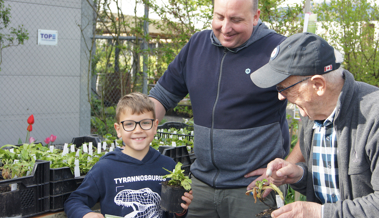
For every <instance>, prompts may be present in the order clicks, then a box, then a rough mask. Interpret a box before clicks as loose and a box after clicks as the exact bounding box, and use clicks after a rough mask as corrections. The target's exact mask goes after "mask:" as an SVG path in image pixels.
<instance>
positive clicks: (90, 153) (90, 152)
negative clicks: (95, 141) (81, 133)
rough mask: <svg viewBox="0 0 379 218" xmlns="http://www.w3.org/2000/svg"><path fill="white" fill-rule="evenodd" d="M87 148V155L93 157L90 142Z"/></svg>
mask: <svg viewBox="0 0 379 218" xmlns="http://www.w3.org/2000/svg"><path fill="white" fill-rule="evenodd" d="M88 147H89V148H88V150H89V152H88V154H89V155H90V156H92V155H93V150H92V142H90V143H89V145H88Z"/></svg>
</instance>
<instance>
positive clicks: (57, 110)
mask: <svg viewBox="0 0 379 218" xmlns="http://www.w3.org/2000/svg"><path fill="white" fill-rule="evenodd" d="M4 6H5V7H6V8H10V15H11V17H10V21H11V22H10V24H9V26H8V27H4V23H2V24H1V28H2V29H1V30H0V33H1V34H4V35H8V36H12V35H11V34H12V29H11V28H16V29H17V28H19V27H21V28H24V29H25V30H26V31H27V33H28V37H29V39H28V40H26V41H25V43H24V44H23V45H17V46H11V47H6V46H5V45H6V43H7V42H6V41H2V44H1V57H2V63H1V71H0V93H1V94H0V146H1V145H5V144H17V143H18V141H19V139H21V141H22V142H25V141H27V138H26V135H27V127H28V123H27V122H26V121H27V119H28V117H29V116H30V115H31V114H33V115H34V117H35V123H34V124H33V125H32V131H31V132H30V136H32V137H34V138H35V139H37V141H40V142H42V141H43V140H44V139H45V138H46V137H48V136H50V135H51V134H54V135H56V136H57V141H56V143H64V142H69V141H71V139H72V138H73V137H75V136H79V135H86V134H90V105H89V103H88V101H87V94H88V93H87V92H86V90H87V81H88V73H87V72H88V58H87V57H88V51H86V49H85V44H86V43H88V42H89V41H90V36H91V34H92V32H93V31H92V25H88V24H90V23H91V22H92V20H93V19H92V17H93V16H92V15H93V12H92V9H91V8H90V7H89V5H88V3H87V1H82V0H60V1H48V0H17V1H16V0H14V1H13V0H6V1H4ZM0 10H1V9H0ZM84 26H85V27H86V28H82V27H84ZM4 35H3V36H4ZM13 37H15V36H13ZM3 39H4V37H3ZM41 40H46V41H45V42H42V41H41ZM49 43H50V44H49ZM16 44H17V43H16Z"/></svg>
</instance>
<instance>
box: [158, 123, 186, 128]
mask: <svg viewBox="0 0 379 218" xmlns="http://www.w3.org/2000/svg"><path fill="white" fill-rule="evenodd" d="M171 128H175V129H184V128H192V126H190V125H187V124H185V123H180V122H166V123H164V124H162V125H159V126H158V129H171Z"/></svg>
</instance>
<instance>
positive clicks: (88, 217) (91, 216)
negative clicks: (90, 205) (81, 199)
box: [83, 212, 104, 218]
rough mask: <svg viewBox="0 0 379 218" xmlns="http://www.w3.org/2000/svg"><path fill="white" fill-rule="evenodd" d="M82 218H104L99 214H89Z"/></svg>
mask: <svg viewBox="0 0 379 218" xmlns="http://www.w3.org/2000/svg"><path fill="white" fill-rule="evenodd" d="M83 218H104V216H103V214H101V213H95V212H89V213H87V214H86V215H84V217H83Z"/></svg>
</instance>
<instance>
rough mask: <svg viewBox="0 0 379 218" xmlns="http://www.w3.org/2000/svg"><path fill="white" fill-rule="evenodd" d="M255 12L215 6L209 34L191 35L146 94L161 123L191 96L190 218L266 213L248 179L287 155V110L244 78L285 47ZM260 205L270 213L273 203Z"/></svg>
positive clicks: (250, 3) (253, 7)
mask: <svg viewBox="0 0 379 218" xmlns="http://www.w3.org/2000/svg"><path fill="white" fill-rule="evenodd" d="M257 7H258V1H257V0H216V1H215V5H214V15H213V22H212V30H204V31H201V32H198V33H195V34H194V35H193V36H192V37H191V39H190V40H189V42H188V43H187V44H186V45H185V46H184V47H183V48H182V50H181V51H180V53H179V54H178V56H177V57H176V58H175V60H174V61H173V62H172V63H171V64H170V65H169V67H168V69H167V71H166V72H165V73H164V75H163V76H162V77H161V78H160V79H159V81H158V83H157V84H156V85H155V87H154V88H153V89H152V90H151V91H150V95H149V96H150V97H151V98H152V100H153V101H154V102H155V107H156V113H157V117H158V119H159V120H161V119H162V118H163V116H164V114H165V112H166V110H168V109H170V108H173V107H175V106H176V104H177V103H178V102H179V101H180V100H181V99H182V98H183V97H185V96H186V95H187V94H189V95H190V99H191V104H192V110H193V116H194V132H195V138H194V152H195V155H196V161H195V162H194V163H193V164H192V165H191V173H192V175H193V177H192V179H193V184H192V189H193V196H194V198H193V201H192V203H191V206H190V208H189V213H188V217H207V218H213V217H214V218H219V217H250V216H255V214H257V213H259V212H261V211H262V210H263V209H265V208H267V206H265V205H264V204H263V203H261V202H259V203H256V204H254V199H253V198H251V197H249V196H246V195H245V192H246V187H247V186H248V185H249V184H250V183H251V182H252V181H253V180H254V179H256V178H258V177H259V176H261V175H258V174H255V175H251V174H249V173H250V172H251V171H253V170H255V169H258V168H264V167H266V165H267V163H268V162H270V161H271V160H273V159H275V158H284V157H286V156H287V154H288V153H289V131H288V124H287V121H286V112H285V111H286V106H287V102H286V101H280V100H279V99H277V92H276V89H275V87H269V88H265V89H261V88H259V87H256V86H252V85H251V81H250V77H249V76H250V74H251V72H253V71H255V70H257V69H258V68H260V67H261V66H263V65H264V64H265V63H267V62H268V60H269V59H270V54H271V51H272V50H273V49H274V48H275V47H276V46H277V45H279V44H280V43H281V42H282V41H283V40H284V39H285V37H284V36H282V35H279V34H277V33H276V32H275V31H273V30H270V29H268V28H267V27H266V26H265V25H264V23H262V21H261V20H260V19H259V15H260V10H259V9H258V8H257ZM263 177H265V175H263ZM266 203H267V204H270V205H275V204H276V203H275V196H274V195H270V196H269V197H268V198H267V200H266Z"/></svg>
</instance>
